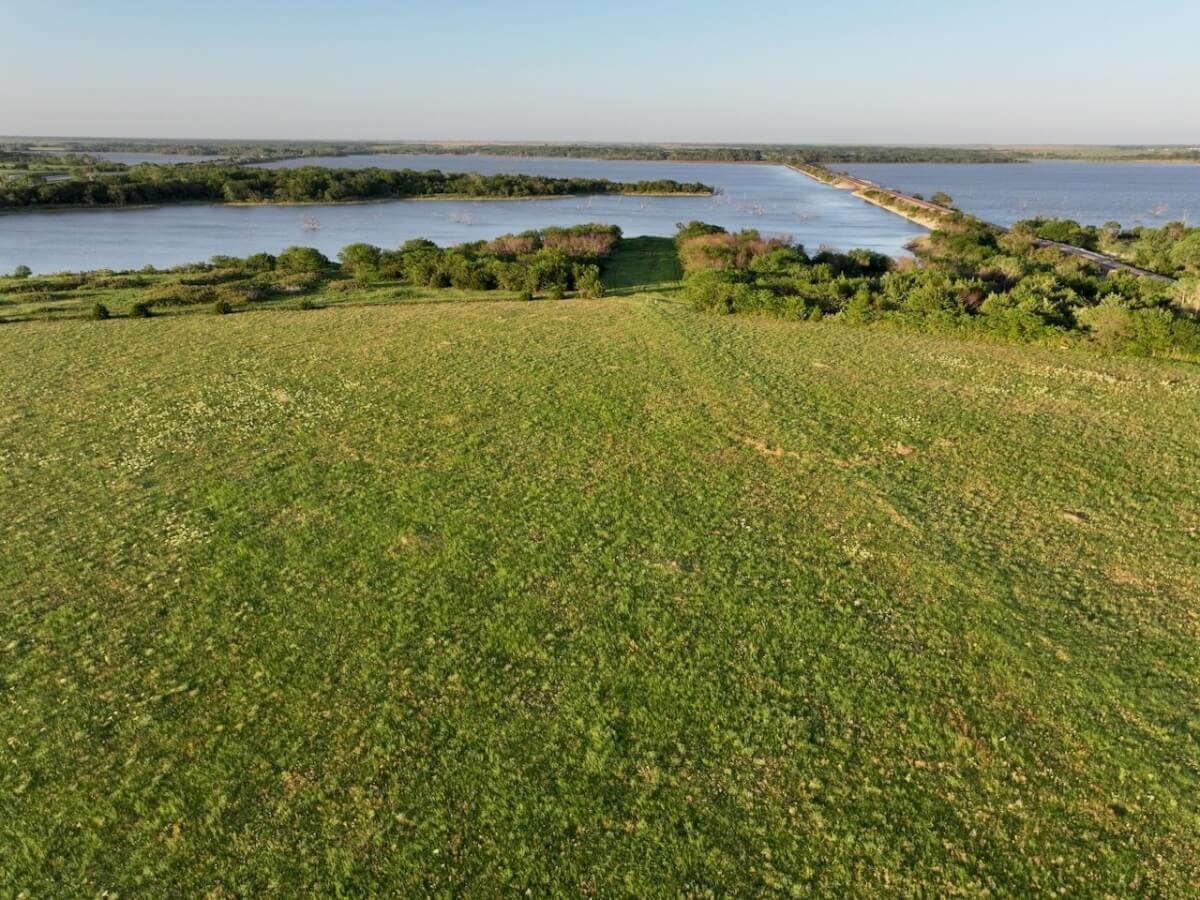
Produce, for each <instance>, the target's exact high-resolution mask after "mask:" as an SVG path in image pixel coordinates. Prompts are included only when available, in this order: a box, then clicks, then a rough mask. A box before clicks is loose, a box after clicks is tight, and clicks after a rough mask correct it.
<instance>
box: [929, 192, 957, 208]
mask: <svg viewBox="0 0 1200 900" xmlns="http://www.w3.org/2000/svg"><path fill="white" fill-rule="evenodd" d="M929 199H930V202H932V203H936V204H937V205H938V206H950V205H951V204H953V203H954V198H953V197H951V196H950V195H949V194H947V193H946V192H945V191H938V192H937V193H936V194H934V195H933V196H932V197H930V198H929Z"/></svg>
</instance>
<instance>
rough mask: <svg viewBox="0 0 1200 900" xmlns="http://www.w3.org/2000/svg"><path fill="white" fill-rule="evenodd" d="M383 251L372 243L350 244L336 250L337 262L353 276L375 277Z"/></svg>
mask: <svg viewBox="0 0 1200 900" xmlns="http://www.w3.org/2000/svg"><path fill="white" fill-rule="evenodd" d="M382 258H383V251H382V250H380V249H379V248H378V247H376V246H374V245H372V244H350V245H349V246H347V247H343V248H342V249H341V250H339V251H338V262H340V263H341V264H342V268H343V269H345V270H346V271H347V272H349V273H350V274H351V275H353V276H354V277H355V278H359V279H368V278H375V277H376V276H377V275H378V274H379V263H380V260H381V259H382Z"/></svg>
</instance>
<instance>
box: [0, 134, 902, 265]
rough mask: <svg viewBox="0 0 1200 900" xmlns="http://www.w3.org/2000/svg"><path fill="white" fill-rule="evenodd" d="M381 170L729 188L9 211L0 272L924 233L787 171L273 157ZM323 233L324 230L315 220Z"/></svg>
mask: <svg viewBox="0 0 1200 900" xmlns="http://www.w3.org/2000/svg"><path fill="white" fill-rule="evenodd" d="M318 164H326V165H330V166H334V167H346V168H350V167H360V168H363V167H367V166H372V165H375V166H380V167H392V168H414V169H433V168H440V169H442V170H444V171H479V172H484V173H495V172H513V173H527V174H545V175H553V176H563V177H566V176H572V175H579V176H584V177H591V178H611V179H614V180H621V181H639V180H644V179H658V178H674V179H677V180H679V181H701V182H704V183H706V184H710V185H713V186H715V187H718V188H720V189H721V191H722V193H721V195H720V196H716V197H583V198H561V199H554V200H513V201H508V200H504V201H500V200H487V201H452V200H398V201H387V202H382V203H363V204H316V205H306V206H251V207H236V206H220V205H212V206H209V205H198V206H163V207H156V208H148V209H113V210H63V211H46V212H22V213H13V214H9V215H0V271H11V270H12V269H13V268H14V267H15V266H17V265H22V264H23V265H28V266H30V267H31V268H32V269H33V270H34V272H37V273H46V272H59V271H67V270H87V269H98V268H111V269H132V268H140V267H142V266H144V265H147V264H152V265H155V266H171V265H176V264H179V263H186V262H195V261H199V260H206V259H208V258H210V257H212V256H214V255H216V254H228V255H232V256H246V255H249V254H251V253H256V252H259V251H267V252H272V253H273V252H277V251H279V250H281V249H283V248H284V247H287V246H290V245H293V244H302V245H306V246H313V247H318V248H319V249H321V250H322V251H323V252H325V253H326V254H329V255H331V256H332V255H333V254H335V253H336V252H337V251H338V250H340V249H341V248H342V247H344V246H346V245H347V244H351V243H355V242H357V241H365V242H367V243H371V244H377V245H379V246H382V247H397V246H399V245H400V244H402V243H403V242H404V241H406V240H409V239H411V238H415V237H424V238H428V239H430V240H432V241H436V242H437V243H438V244H441V245H444V246H449V245H453V244H458V243H463V242H465V241H476V240H483V239H490V238H493V237H496V236H498V235H501V234H505V233H507V232H517V231H524V230H526V229H531V228H541V227H544V226H548V225H573V224H579V223H583V222H605V223H611V224H615V225H619V226H620V227H621V229H622V230H623V231H624V232H625V234H626V235H628V236H631V237H632V236H637V235H661V236H670V235H673V234H674V233H675V230H676V227H675V226H676V224H677V223H679V222H688V221H691V220H693V219H699V220H702V221H705V222H711V223H713V224H717V225H721V226H724V227H725V228H729V229H731V230H733V229H741V228H757V229H759V230H760V231H761V232H762V233H763V234H764V235H771V236H774V235H789V236H790V237H791V238H792V239H793V240H795V241H798V242H800V243H803V244H804V245H805V246H807V247H810V248H812V249H816V248H817V247H818V246H820V245H823V244H824V245H829V246H832V247H836V248H838V249H843V250H848V249H853V248H856V247H865V248H868V249H871V250H875V251H877V252H880V253H887V254H891V255H896V254H900V253H902V252H903V248H904V246H905V245H906V244H907V243H908V242H909V241H911V240H912V239H913V238H914V237H917V236H919V235H921V234H924V233H925V231H924V230H923V229H921V228H919V227H917V226H915V225H912V224H910V223H908V222H906V221H904V220H903V219H900V218H898V217H896V216H893V215H891V214H890V213H887V212H884V211H883V210H880V209H877V208H876V207H873V206H870V205H869V204H866V203H863V202H862V201H860V200H856V199H855V198H854V197H852V196H851V195H850V194H849V193H848V192H846V191H841V190H837V189H835V188H831V187H828V186H827V185H823V184H820V183H818V182H816V181H813V180H812V179H810V178H807V177H806V176H804V175H801V174H799V173H797V172H794V171H792V170H790V169H787V168H784V167H782V166H760V165H736V164H706V163H697V164H691V163H660V162H619V161H611V162H610V161H606V160H577V159H522V158H516V157H480V156H424V157H420V156H366V157H353V156H351V157H338V158H331V159H321V160H318V159H316V158H310V159H305V160H292V161H286V162H282V163H273V164H270V165H287V166H296V165H318ZM315 225H319V228H316V229H315V230H314V226H315Z"/></svg>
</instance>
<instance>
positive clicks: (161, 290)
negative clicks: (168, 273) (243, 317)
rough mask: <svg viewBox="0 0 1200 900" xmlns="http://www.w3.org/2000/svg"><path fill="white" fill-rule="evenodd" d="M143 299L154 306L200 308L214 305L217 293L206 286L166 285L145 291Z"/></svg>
mask: <svg viewBox="0 0 1200 900" xmlns="http://www.w3.org/2000/svg"><path fill="white" fill-rule="evenodd" d="M142 298H143V299H144V300H145V301H146V302H147V303H150V304H152V305H154V306H199V305H200V304H203V303H212V302H213V300H215V299H216V298H217V292H216V290H214V289H213V288H211V287H208V286H206V285H191V284H164V285H162V286H160V287H156V288H151V289H150V290H147V291H143V292H142Z"/></svg>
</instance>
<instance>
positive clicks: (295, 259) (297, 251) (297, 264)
mask: <svg viewBox="0 0 1200 900" xmlns="http://www.w3.org/2000/svg"><path fill="white" fill-rule="evenodd" d="M329 266H330V262H329V259H328V257H326V256H325V254H324V253H322V252H321V251H320V250H318V249H316V248H315V247H288V248H287V249H286V250H284V251H283V252H281V253H280V254H279V256H278V257H276V259H275V268H276V269H278V270H280V271H282V272H297V273H299V272H322V271H324V270H325V269H328V268H329Z"/></svg>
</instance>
